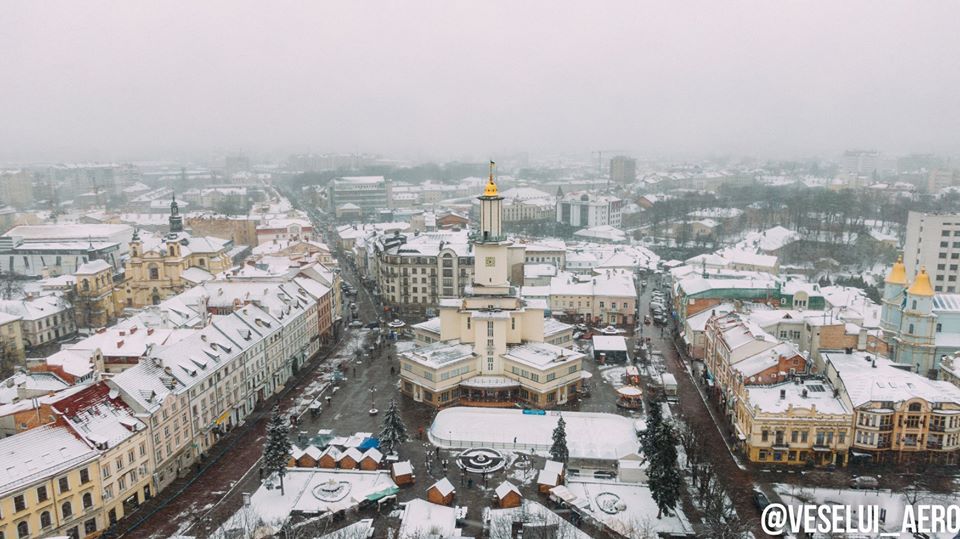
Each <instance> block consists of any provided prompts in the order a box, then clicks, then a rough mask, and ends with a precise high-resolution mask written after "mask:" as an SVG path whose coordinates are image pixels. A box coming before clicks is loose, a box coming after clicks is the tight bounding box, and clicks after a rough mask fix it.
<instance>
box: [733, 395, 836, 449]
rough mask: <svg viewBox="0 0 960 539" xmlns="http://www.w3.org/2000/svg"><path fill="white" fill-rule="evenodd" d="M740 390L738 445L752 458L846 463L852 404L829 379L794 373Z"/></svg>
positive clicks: (735, 426)
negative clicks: (792, 375)
mask: <svg viewBox="0 0 960 539" xmlns="http://www.w3.org/2000/svg"><path fill="white" fill-rule="evenodd" d="M738 393H739V396H738V398H737V401H736V408H735V410H734V414H735V416H734V425H733V426H734V432H735V433H736V436H737V442H736V445H737V446H738V447H739V448H741V450H742V451H743V453H744V454H745V455H746V456H747V458H748V459H749V460H750V462H756V463H764V464H774V465H777V464H781V465H814V466H828V465H835V466H846V464H847V461H848V453H849V450H850V446H851V444H852V441H853V410H852V409H851V408H850V406H849V405H848V404H847V403H846V402H845V401H844V399H842V398H841V397H840V396H839V395H838V393H836V392H835V391H834V388H833V386H831V385H830V383H829V382H828V381H827V380H824V379H820V378H807V379H801V378H795V379H793V380H788V381H784V382H780V383H776V384H771V385H749V386H742V387H741V388H740V390H739V391H738Z"/></svg>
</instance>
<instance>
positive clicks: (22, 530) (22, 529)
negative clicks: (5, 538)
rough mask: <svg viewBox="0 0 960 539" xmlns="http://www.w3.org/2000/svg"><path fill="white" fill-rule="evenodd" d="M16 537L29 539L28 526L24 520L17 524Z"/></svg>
mask: <svg viewBox="0 0 960 539" xmlns="http://www.w3.org/2000/svg"><path fill="white" fill-rule="evenodd" d="M17 537H22V538H25V537H30V524H28V523H27V521H26V520H24V521H23V522H21V523H19V524H17Z"/></svg>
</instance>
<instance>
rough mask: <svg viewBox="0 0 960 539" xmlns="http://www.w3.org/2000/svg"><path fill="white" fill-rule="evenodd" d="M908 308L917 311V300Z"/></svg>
mask: <svg viewBox="0 0 960 539" xmlns="http://www.w3.org/2000/svg"><path fill="white" fill-rule="evenodd" d="M910 308H911V309H913V310H914V311H916V310H917V300H913V302H912V303H911V304H910Z"/></svg>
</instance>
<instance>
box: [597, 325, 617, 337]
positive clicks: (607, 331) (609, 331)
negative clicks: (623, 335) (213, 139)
mask: <svg viewBox="0 0 960 539" xmlns="http://www.w3.org/2000/svg"><path fill="white" fill-rule="evenodd" d="M600 333H603V334H604V335H616V334H618V333H620V330H619V329H617V328H615V327H613V326H607V327H605V328H603V329H601V330H600Z"/></svg>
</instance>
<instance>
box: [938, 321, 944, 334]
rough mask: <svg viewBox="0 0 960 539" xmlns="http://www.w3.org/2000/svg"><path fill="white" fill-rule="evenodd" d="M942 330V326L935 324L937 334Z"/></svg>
mask: <svg viewBox="0 0 960 539" xmlns="http://www.w3.org/2000/svg"><path fill="white" fill-rule="evenodd" d="M942 330H943V324H940V323H938V324H937V333H940V332H941V331H942Z"/></svg>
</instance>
